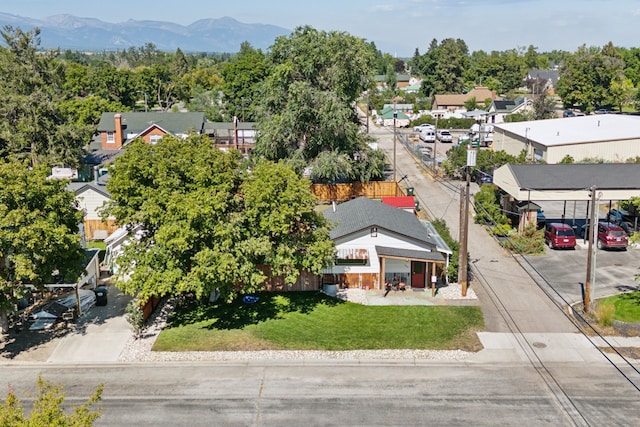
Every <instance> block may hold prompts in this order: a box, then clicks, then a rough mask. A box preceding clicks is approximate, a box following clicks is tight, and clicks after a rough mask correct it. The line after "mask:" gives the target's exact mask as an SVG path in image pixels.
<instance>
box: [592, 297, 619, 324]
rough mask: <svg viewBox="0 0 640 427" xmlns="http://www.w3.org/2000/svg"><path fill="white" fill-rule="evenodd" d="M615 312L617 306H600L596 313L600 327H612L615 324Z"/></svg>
mask: <svg viewBox="0 0 640 427" xmlns="http://www.w3.org/2000/svg"><path fill="white" fill-rule="evenodd" d="M615 311H616V306H615V305H614V304H606V303H602V304H598V307H597V308H596V312H595V313H594V315H595V316H596V320H597V321H598V324H599V325H600V326H611V325H612V324H613V314H614V313H615Z"/></svg>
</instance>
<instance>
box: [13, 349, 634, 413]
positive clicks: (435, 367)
mask: <svg viewBox="0 0 640 427" xmlns="http://www.w3.org/2000/svg"><path fill="white" fill-rule="evenodd" d="M40 373H43V375H44V376H45V377H46V378H47V379H49V380H52V381H55V382H61V383H64V384H66V385H67V386H66V388H65V391H66V392H67V396H68V399H69V402H70V403H74V404H77V403H80V402H81V401H82V400H84V399H86V396H89V395H90V394H91V392H92V391H93V389H94V388H95V386H96V384H98V383H104V384H105V385H106V387H105V391H104V400H103V402H102V406H103V408H104V416H103V417H101V418H100V419H99V420H98V421H97V423H96V425H97V426H128V425H153V426H212V425H213V426H217V425H224V426H300V425H305V426H423V425H432V426H469V425H473V426H498V425H499V426H515V425H527V426H569V425H571V426H589V425H593V426H605V425H606V426H628V425H632V424H634V422H633V420H638V419H640V405H638V394H637V390H635V389H633V388H632V387H631V386H630V385H629V384H625V383H624V382H623V381H620V379H619V378H620V377H619V376H618V375H616V373H615V372H614V370H613V369H612V368H611V367H610V366H608V365H607V364H605V363H602V362H596V363H591V364H589V369H588V376H585V367H584V366H581V365H580V364H578V363H546V364H544V366H541V365H537V364H531V363H523V362H520V363H515V362H497V363H496V362H491V363H487V362H478V363H476V362H473V361H469V362H464V363H463V362H424V361H418V360H416V361H396V362H388V361H384V362H381V361H375V360H360V361H316V362H315V363H312V362H305V363H301V362H299V361H273V362H271V363H259V364H255V363H251V362H248V363H215V364H208V363H199V364H196V365H193V366H192V365H189V364H181V363H174V364H162V365H155V364H144V365H135V364H134V365H123V366H121V365H104V364H100V365H77V366H70V365H67V366H64V367H55V366H18V367H14V368H13V369H10V370H9V369H6V368H3V369H2V375H3V380H5V381H6V383H8V384H11V385H12V387H14V388H16V389H19V390H23V389H25V388H28V389H33V387H34V384H35V378H36V376H37V375H38V374H40ZM553 379H556V380H557V381H560V384H561V386H562V388H559V387H558V385H557V384H555V383H554V382H553ZM587 379H588V380H587Z"/></svg>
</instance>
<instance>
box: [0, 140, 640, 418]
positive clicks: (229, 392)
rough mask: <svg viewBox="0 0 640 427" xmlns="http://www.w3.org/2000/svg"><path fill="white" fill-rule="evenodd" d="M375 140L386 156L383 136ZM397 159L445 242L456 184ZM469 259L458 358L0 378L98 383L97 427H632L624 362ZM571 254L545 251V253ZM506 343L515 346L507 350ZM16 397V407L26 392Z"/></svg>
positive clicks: (493, 262)
mask: <svg viewBox="0 0 640 427" xmlns="http://www.w3.org/2000/svg"><path fill="white" fill-rule="evenodd" d="M379 132H380V135H381V141H380V142H381V145H382V146H383V149H385V151H386V152H389V150H390V141H391V139H390V138H389V136H390V134H389V132H387V131H385V130H380V131H379ZM382 139H384V140H382ZM398 148H400V147H398ZM397 160H398V166H399V170H402V171H403V172H404V173H406V174H407V175H408V178H407V180H408V181H409V182H408V183H409V184H410V185H412V186H415V188H416V191H417V194H418V196H419V197H420V200H421V205H422V206H424V207H425V209H429V210H430V211H431V212H432V214H434V215H435V216H434V217H437V218H440V217H442V218H446V219H447V224H448V225H449V227H450V229H451V232H452V233H451V234H452V235H453V236H457V222H456V218H458V212H459V208H458V204H459V201H458V200H457V199H456V197H457V193H456V191H455V187H454V189H453V190H451V191H449V192H447V189H450V188H449V186H447V185H446V183H445V184H443V183H434V182H433V180H431V178H430V177H428V176H427V175H426V174H424V173H421V172H420V171H419V170H418V169H417V168H416V166H415V163H414V161H413V159H412V158H411V157H410V156H408V155H407V154H406V152H405V153H403V152H402V151H399V156H398V159H397ZM401 176H402V175H401ZM470 253H471V257H472V259H473V263H474V266H475V269H476V270H477V271H478V272H479V274H480V276H479V277H478V278H477V280H478V282H479V283H483V284H485V285H486V286H480V287H478V288H476V289H475V290H476V293H478V295H479V298H480V299H481V301H482V302H483V306H486V307H489V306H490V305H492V304H493V305H494V306H495V309H492V310H488V311H485V307H483V312H484V313H485V322H486V323H487V327H486V332H483V333H481V334H479V335H480V336H481V339H482V340H483V342H484V340H485V339H488V340H490V341H491V343H492V345H493V347H492V349H488V347H487V346H485V350H483V351H482V352H479V353H478V354H475V355H473V356H471V357H470V358H469V359H467V360H465V361H446V360H445V361H428V360H391V361H389V360H340V359H334V360H325V361H322V360H321V361H315V360H271V361H269V360H266V361H265V360H263V361H245V362H241V361H237V362H233V363H230V362H194V363H187V362H175V363H164V364H147V363H140V364H116V363H110V362H104V363H94V364H86V363H80V364H76V363H74V362H72V363H65V364H63V365H59V364H57V363H42V364H34V363H24V364H22V363H12V364H6V365H0V377H1V378H2V380H3V381H4V382H5V383H6V384H8V385H10V386H11V387H12V389H14V390H15V391H17V392H18V393H19V395H21V396H24V392H25V391H31V392H33V391H34V389H35V385H36V378H37V376H38V375H43V377H44V378H46V379H47V380H50V381H53V382H55V383H61V384H63V385H64V391H65V392H66V395H67V402H68V403H71V404H79V403H81V402H83V401H84V400H85V399H86V398H87V397H88V396H90V395H91V393H92V392H93V390H94V389H95V387H96V386H97V384H100V383H103V384H105V391H104V395H103V401H102V402H101V406H102V407H103V410H104V416H103V417H101V418H100V419H99V420H98V422H97V423H96V425H98V426H127V425H153V426H201V425H202V426H212V425H214V426H217V425H227V426H300V425H305V426H316V425H317V426H406V425H442V426H463V425H464V426H468V425H474V426H496V425H504V426H511V425H527V426H560V425H562V426H564V425H568V426H591V425H593V426H595V425H598V426H599V425H606V426H618V425H619V426H628V425H635V424H637V420H639V419H640V404H639V403H638V402H639V401H640V397H639V396H640V390H639V389H638V386H637V385H636V384H638V383H639V378H638V375H637V367H628V366H627V367H623V368H620V366H621V365H618V366H613V365H612V364H610V363H609V362H608V361H607V358H606V357H604V356H603V355H601V354H600V352H599V351H598V350H597V349H596V348H595V347H593V346H591V345H590V344H589V343H587V345H586V346H583V345H582V344H580V343H577V344H579V345H575V346H572V344H576V342H577V341H579V340H584V337H583V336H582V335H579V334H577V333H576V330H575V328H574V327H573V324H571V322H569V321H568V320H567V318H566V317H565V316H564V314H563V313H562V312H561V310H560V309H558V307H557V306H555V305H554V304H552V303H551V302H550V301H549V299H548V297H547V296H546V295H544V293H543V292H542V291H541V290H540V289H539V288H538V287H537V286H536V285H535V284H533V283H532V280H531V278H530V277H529V276H528V275H527V274H526V273H525V272H524V271H523V270H522V269H521V268H519V267H518V266H517V263H516V261H515V260H514V259H512V258H511V257H510V256H509V255H508V254H505V253H503V252H502V251H501V250H500V249H499V247H498V246H497V244H496V243H495V242H494V241H492V240H491V238H488V237H487V234H486V231H484V229H483V228H482V227H479V226H477V225H473V224H472V226H471V227H470ZM578 254H580V251H579V250H578V251H574V252H573V253H570V252H566V253H558V254H556V253H555V252H553V253H551V254H549V257H550V259H556V258H554V257H561V256H567V257H571V256H572V255H575V256H578ZM628 254H629V255H634V254H635V252H631V251H629V253H628ZM610 255H611V256H614V255H622V256H625V254H623V253H611V254H610ZM600 258H603V257H600ZM600 258H598V260H599V261H600ZM557 259H558V260H559V261H558V263H559V264H558V265H563V262H562V260H561V259H560V258H557ZM603 259H604V258H603ZM540 260H541V262H542V263H543V264H544V265H546V264H548V263H545V262H544V260H543V258H540ZM566 262H568V260H567V261H566ZM566 262H565V263H566ZM576 262H577V261H576ZM602 262H604V261H602ZM577 268H578V267H576V269H577ZM554 280H557V278H556V279H554ZM572 280H573V279H572V278H567V279H566V282H567V283H570V282H571V281H572ZM563 281H564V280H563ZM106 320H109V319H108V316H107V319H106ZM105 324H107V325H109V323H108V322H107V321H105ZM413 327H429V325H414V326H413ZM109 337H110V335H109ZM106 341H107V340H106V339H105V342H106ZM514 342H515V343H517V347H516V348H511V347H509V345H508V344H509V343H514ZM503 343H504V345H502V344H503ZM629 379H631V381H630V380H629ZM634 381H635V384H634ZM24 401H25V403H27V405H26V406H28V403H29V400H28V397H25V399H24Z"/></svg>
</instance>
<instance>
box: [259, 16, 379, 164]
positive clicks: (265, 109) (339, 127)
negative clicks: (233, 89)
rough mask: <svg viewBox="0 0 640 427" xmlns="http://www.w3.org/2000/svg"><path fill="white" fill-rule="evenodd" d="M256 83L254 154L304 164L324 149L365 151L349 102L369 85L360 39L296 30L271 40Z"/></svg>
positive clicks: (368, 60) (366, 52) (369, 56)
mask: <svg viewBox="0 0 640 427" xmlns="http://www.w3.org/2000/svg"><path fill="white" fill-rule="evenodd" d="M268 60H269V62H270V64H271V68H270V72H269V76H268V77H267V78H266V79H265V81H264V82H263V84H262V85H261V91H260V95H261V96H260V106H259V111H258V113H259V115H258V118H259V126H258V127H259V134H258V137H257V141H256V149H255V152H256V154H258V155H260V156H263V157H264V158H266V159H269V160H280V159H287V158H299V159H303V160H304V161H306V162H308V163H310V162H312V161H313V159H315V158H316V157H317V156H318V155H319V154H320V153H322V152H324V151H329V152H330V151H337V152H338V153H341V154H346V155H348V156H350V157H352V156H353V155H354V153H356V152H362V151H366V150H367V147H366V144H365V142H366V141H365V135H363V134H362V133H361V132H359V122H358V119H357V117H356V114H355V110H354V103H355V101H356V100H357V99H358V97H359V96H360V94H361V93H362V92H363V90H365V89H367V88H369V87H370V84H371V81H372V79H371V77H372V76H371V71H372V60H373V52H371V50H370V46H369V45H367V44H366V43H364V41H363V40H362V39H359V38H356V37H353V36H350V35H348V34H345V33H339V32H329V33H327V32H320V31H317V30H315V29H313V28H311V27H300V28H298V29H296V31H295V32H294V33H293V34H292V35H291V36H289V37H279V38H278V39H276V42H275V44H274V46H273V47H272V49H271V52H270V55H269V57H268Z"/></svg>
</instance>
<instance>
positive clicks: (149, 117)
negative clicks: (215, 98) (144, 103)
mask: <svg viewBox="0 0 640 427" xmlns="http://www.w3.org/2000/svg"><path fill="white" fill-rule="evenodd" d="M116 114H118V113H115V112H107V113H102V116H101V117H100V122H99V123H98V132H115V130H116V124H115V120H114V116H115V115H116ZM120 114H121V115H122V123H123V125H125V124H126V131H125V132H126V133H140V132H142V131H144V130H146V129H148V128H149V126H151V125H153V124H155V125H158V126H160V127H161V128H162V129H164V130H165V131H167V132H169V133H171V134H173V135H176V134H181V133H186V132H189V131H195V132H196V133H202V130H203V128H204V123H205V115H204V113H200V112H196V113H174V112H155V111H153V112H147V113H139V112H125V113H120Z"/></svg>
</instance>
